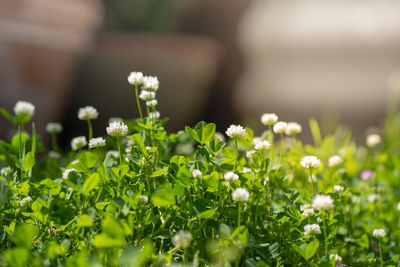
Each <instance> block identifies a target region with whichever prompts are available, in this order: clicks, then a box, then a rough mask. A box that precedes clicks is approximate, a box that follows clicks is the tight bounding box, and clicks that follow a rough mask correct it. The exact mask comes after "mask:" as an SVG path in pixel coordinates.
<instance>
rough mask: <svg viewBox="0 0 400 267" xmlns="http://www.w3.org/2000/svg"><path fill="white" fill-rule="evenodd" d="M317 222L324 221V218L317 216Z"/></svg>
mask: <svg viewBox="0 0 400 267" xmlns="http://www.w3.org/2000/svg"><path fill="white" fill-rule="evenodd" d="M316 221H317V223H322V222H323V221H324V220H322V219H321V218H320V217H317V218H316Z"/></svg>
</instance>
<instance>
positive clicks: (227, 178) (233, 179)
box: [224, 172, 239, 182]
mask: <svg viewBox="0 0 400 267" xmlns="http://www.w3.org/2000/svg"><path fill="white" fill-rule="evenodd" d="M224 179H225V181H227V182H236V181H237V180H239V176H238V175H237V174H236V173H234V172H227V173H225V174H224Z"/></svg>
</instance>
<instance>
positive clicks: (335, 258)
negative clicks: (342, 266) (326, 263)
mask: <svg viewBox="0 0 400 267" xmlns="http://www.w3.org/2000/svg"><path fill="white" fill-rule="evenodd" d="M329 259H330V260H334V261H335V262H342V257H340V256H339V255H338V254H336V253H332V254H330V255H329Z"/></svg>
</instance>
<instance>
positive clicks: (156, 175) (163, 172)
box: [150, 167, 168, 177]
mask: <svg viewBox="0 0 400 267" xmlns="http://www.w3.org/2000/svg"><path fill="white" fill-rule="evenodd" d="M167 172H168V167H165V168H163V169H159V170H156V171H154V172H153V173H152V174H151V175H150V177H158V176H161V175H164V174H166V173H167Z"/></svg>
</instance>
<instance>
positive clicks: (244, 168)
mask: <svg viewBox="0 0 400 267" xmlns="http://www.w3.org/2000/svg"><path fill="white" fill-rule="evenodd" d="M242 173H251V169H250V168H247V167H243V168H242Z"/></svg>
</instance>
